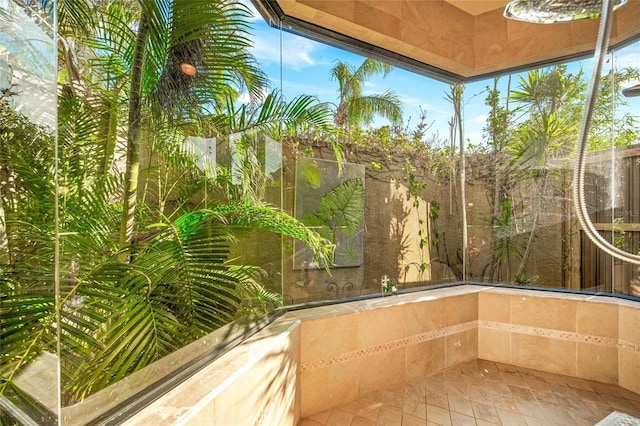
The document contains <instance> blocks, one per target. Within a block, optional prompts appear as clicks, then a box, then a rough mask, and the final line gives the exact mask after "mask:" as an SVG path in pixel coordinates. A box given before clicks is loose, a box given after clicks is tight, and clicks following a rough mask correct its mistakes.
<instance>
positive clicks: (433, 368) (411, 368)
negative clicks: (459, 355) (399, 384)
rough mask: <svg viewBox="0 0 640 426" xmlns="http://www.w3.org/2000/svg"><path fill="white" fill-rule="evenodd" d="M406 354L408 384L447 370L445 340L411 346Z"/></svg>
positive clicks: (439, 339) (407, 348) (440, 338)
mask: <svg viewBox="0 0 640 426" xmlns="http://www.w3.org/2000/svg"><path fill="white" fill-rule="evenodd" d="M406 354H407V359H406V374H407V377H406V378H407V381H408V382H411V381H413V380H416V379H421V378H424V377H425V376H427V375H430V374H433V373H437V372H438V371H442V370H443V369H444V368H445V338H444V337H439V338H437V339H434V340H428V341H426V342H420V343H416V344H414V345H409V346H407V347H406Z"/></svg>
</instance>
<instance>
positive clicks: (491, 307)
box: [478, 291, 511, 324]
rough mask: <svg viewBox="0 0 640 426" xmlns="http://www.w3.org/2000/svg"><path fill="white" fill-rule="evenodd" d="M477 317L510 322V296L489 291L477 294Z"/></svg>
mask: <svg viewBox="0 0 640 426" xmlns="http://www.w3.org/2000/svg"><path fill="white" fill-rule="evenodd" d="M478 319H479V320H484V321H495V322H502V323H505V324H509V323H510V322H511V296H510V295H508V294H501V293H493V292H490V291H483V292H481V293H480V294H478Z"/></svg>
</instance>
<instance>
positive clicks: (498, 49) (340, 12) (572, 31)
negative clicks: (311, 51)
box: [252, 0, 640, 81]
mask: <svg viewBox="0 0 640 426" xmlns="http://www.w3.org/2000/svg"><path fill="white" fill-rule="evenodd" d="M252 1H253V2H254V4H255V5H256V6H257V7H258V9H259V10H260V12H261V13H262V15H263V16H264V17H265V19H267V20H268V21H270V22H271V23H272V24H273V25H275V26H279V25H280V24H282V26H283V28H285V29H287V30H291V31H293V32H297V33H301V34H303V35H307V36H310V37H312V38H315V39H319V40H322V41H325V42H328V43H331V44H334V45H338V46H340V47H343V48H346V49H348V50H353V51H356V52H358V53H361V54H363V55H367V56H371V57H375V58H378V59H383V60H386V61H388V62H391V63H393V64H395V65H398V66H401V67H404V68H407V69H410V70H412V71H416V72H419V73H422V74H425V75H430V76H433V77H436V78H439V79H442V80H446V81H469V80H476V79H480V78H484V77H488V76H491V75H495V74H500V73H505V72H509V71H515V70H519V69H524V68H532V67H535V66H540V65H544V64H549V63H552V62H557V61H559V60H560V59H567V58H572V57H578V56H584V55H586V54H590V52H591V51H593V48H594V45H595V41H596V36H597V31H598V22H599V20H597V19H595V20H583V21H576V22H566V23H559V24H531V23H525V22H520V21H514V20H509V19H506V18H504V17H503V10H504V7H505V5H506V3H507V0H252ZM639 37H640V0H629V1H628V3H627V4H626V5H624V6H622V7H621V8H620V9H618V10H617V11H616V12H615V14H614V21H613V27H612V35H611V43H612V44H613V45H620V44H622V43H624V42H626V41H629V40H633V39H636V38H639Z"/></svg>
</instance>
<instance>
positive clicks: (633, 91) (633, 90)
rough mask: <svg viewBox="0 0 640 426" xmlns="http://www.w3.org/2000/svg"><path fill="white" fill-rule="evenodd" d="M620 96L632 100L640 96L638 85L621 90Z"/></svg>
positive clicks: (639, 85)
mask: <svg viewBox="0 0 640 426" xmlns="http://www.w3.org/2000/svg"><path fill="white" fill-rule="evenodd" d="M622 94H623V95H624V96H626V97H627V98H632V97H634V96H640V83H639V84H636V85H635V86H631V87H627V88H626V89H623V90H622Z"/></svg>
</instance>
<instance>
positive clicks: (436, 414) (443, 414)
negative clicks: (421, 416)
mask: <svg viewBox="0 0 640 426" xmlns="http://www.w3.org/2000/svg"><path fill="white" fill-rule="evenodd" d="M427 421H428V422H432V423H436V424H439V425H442V426H451V417H450V415H449V410H445V409H444V408H440V407H436V406H435V405H427Z"/></svg>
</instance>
